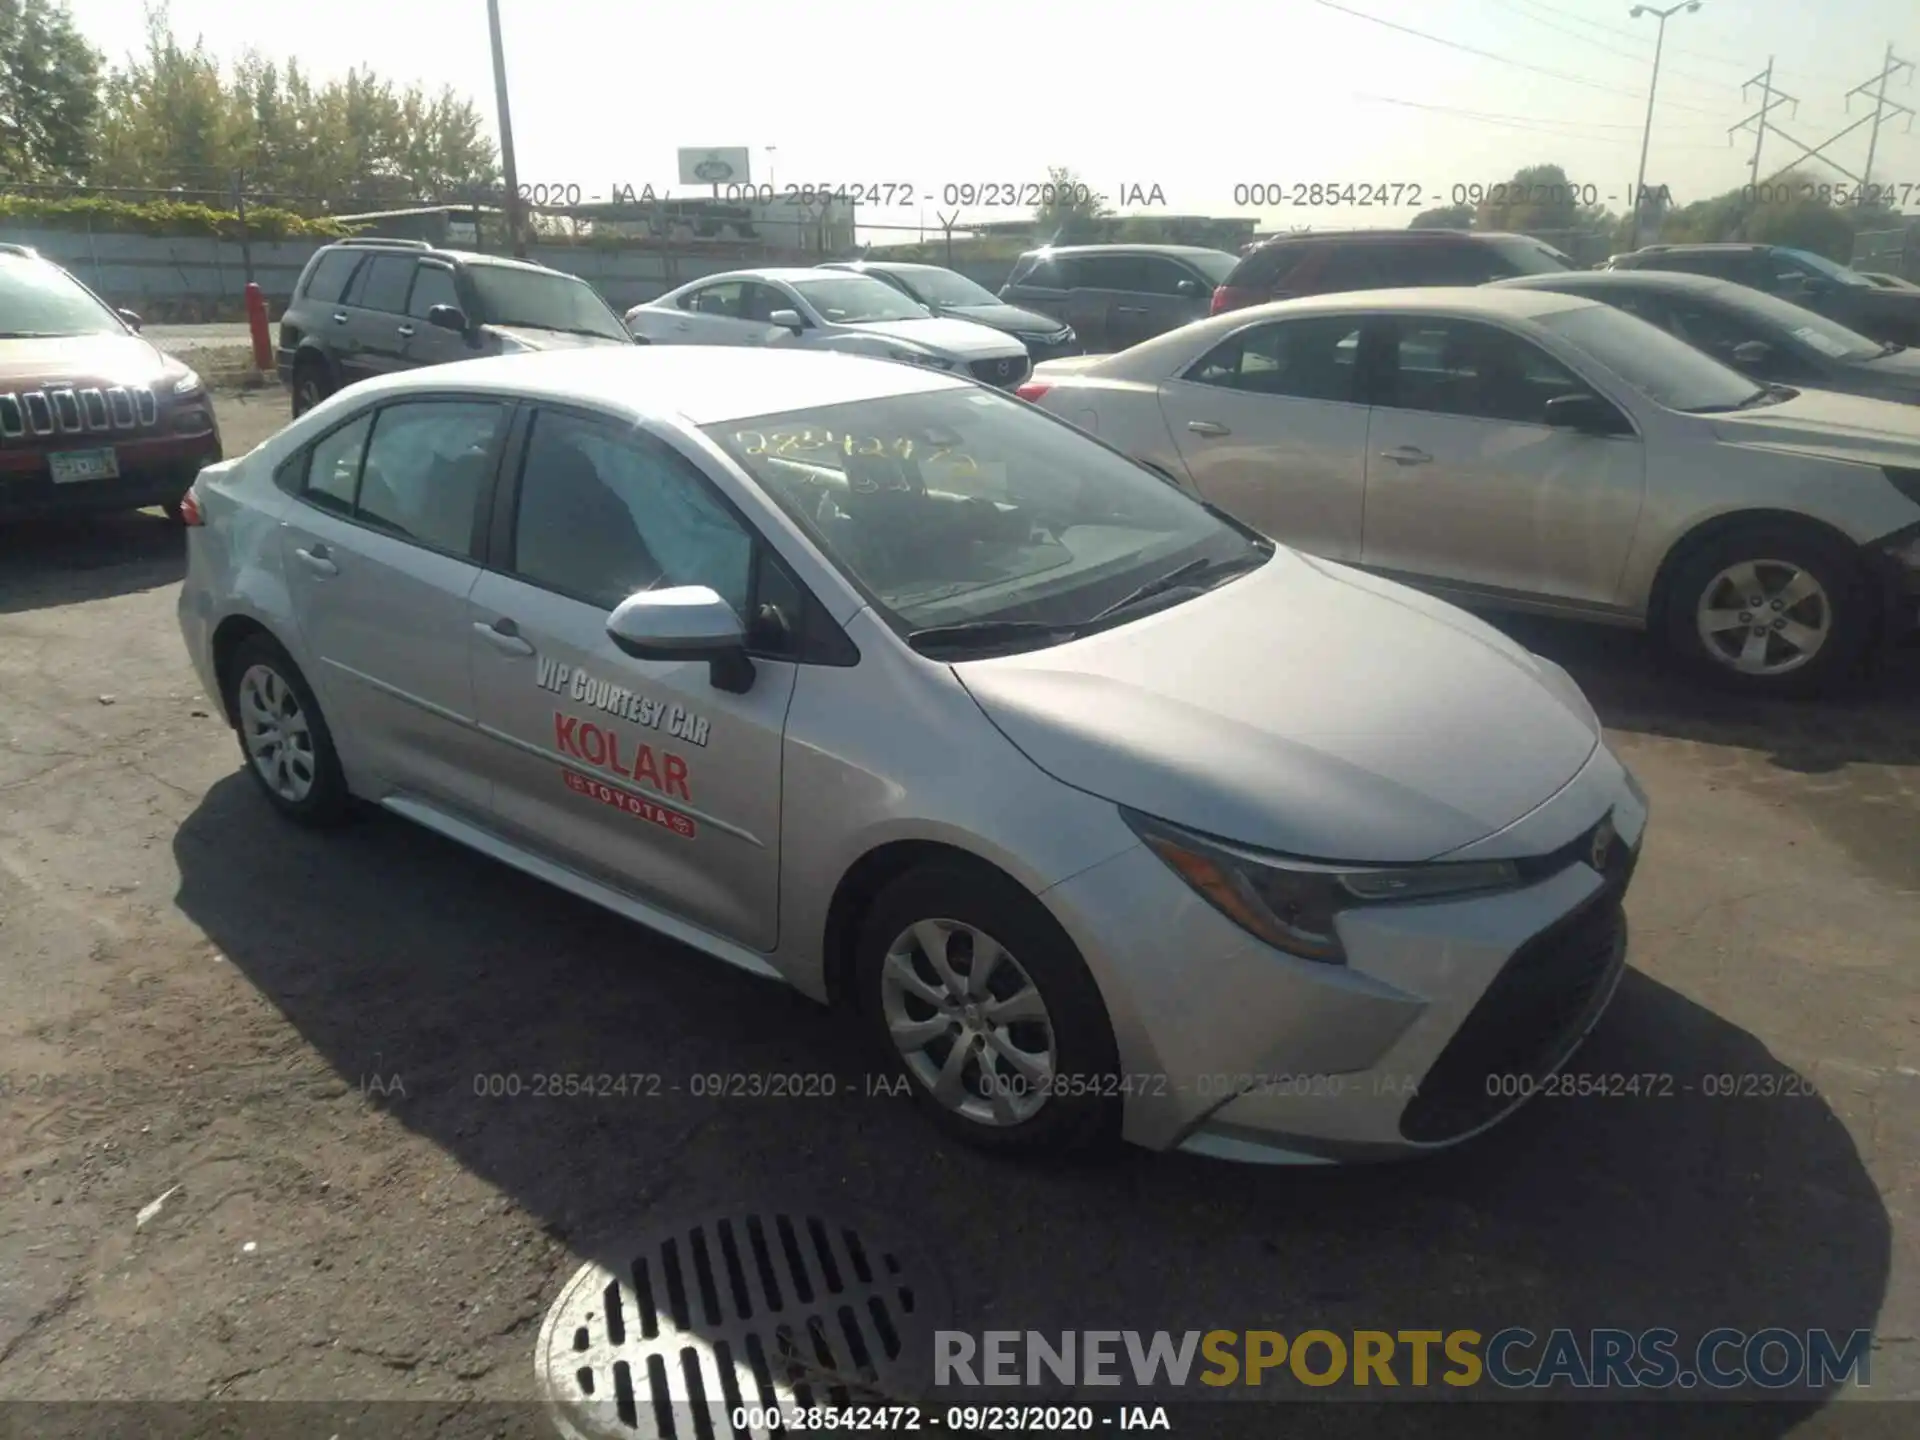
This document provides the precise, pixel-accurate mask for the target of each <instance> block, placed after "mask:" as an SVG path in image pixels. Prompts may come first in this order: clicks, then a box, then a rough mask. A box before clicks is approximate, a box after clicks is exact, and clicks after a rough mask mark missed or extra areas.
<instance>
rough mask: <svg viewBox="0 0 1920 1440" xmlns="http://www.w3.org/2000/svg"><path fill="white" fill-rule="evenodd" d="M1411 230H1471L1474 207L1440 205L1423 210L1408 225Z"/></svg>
mask: <svg viewBox="0 0 1920 1440" xmlns="http://www.w3.org/2000/svg"><path fill="white" fill-rule="evenodd" d="M1407 228H1408V229H1409V230H1471V229H1472V228H1473V206H1471V205H1440V206H1436V207H1435V208H1434V209H1432V210H1422V211H1421V212H1420V213H1419V214H1418V215H1416V216H1414V217H1413V219H1412V221H1410V222H1409V223H1408V225H1407Z"/></svg>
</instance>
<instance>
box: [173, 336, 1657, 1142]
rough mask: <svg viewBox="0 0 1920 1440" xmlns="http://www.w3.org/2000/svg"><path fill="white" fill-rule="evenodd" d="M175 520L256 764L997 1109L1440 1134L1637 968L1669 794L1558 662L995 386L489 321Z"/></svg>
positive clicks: (1094, 1129) (287, 787) (1066, 1135)
mask: <svg viewBox="0 0 1920 1440" xmlns="http://www.w3.org/2000/svg"><path fill="white" fill-rule="evenodd" d="M184 508H185V512H186V517H187V519H188V522H189V524H190V527H191V528H190V530H189V532H188V533H189V570H188V575H187V579H186V583H185V585H184V587H183V589H182V592H181V598H180V624H181V629H182V632H183V634H184V636H185V640H186V645H187V648H188V650H189V652H190V653H191V655H192V657H193V661H194V663H195V665H196V667H197V668H198V671H199V674H200V677H201V679H202V682H203V683H204V684H205V686H206V687H207V690H208V692H209V693H210V694H212V695H216V696H218V697H219V698H220V703H221V705H222V706H223V708H224V713H225V715H226V718H227V719H228V721H229V722H230V723H231V724H232V726H233V728H234V729H235V731H236V732H237V735H238V738H239V742H240V749H241V753H242V756H243V759H244V763H245V765H246V767H247V769H248V770H249V772H250V773H251V774H252V775H253V777H254V779H255V780H256V781H257V782H258V784H259V788H260V791H261V793H262V794H263V795H264V797H265V799H266V801H267V802H268V803H269V804H271V805H272V806H274V807H275V808H277V809H278V810H279V811H281V812H282V813H283V814H284V815H285V816H287V817H288V818H289V819H291V820H295V821H300V822H305V823H309V824H315V825H325V824H329V823H332V822H335V821H337V820H339V819H341V818H342V817H343V816H344V815H345V814H347V813H348V810H349V808H350V805H351V804H352V802H353V801H354V800H355V799H358V800H359V801H362V802H368V803H371V804H374V805H377V806H382V807H384V808H385V809H387V810H389V811H391V812H393V813H395V814H397V815H400V816H403V817H406V818H407V819H410V820H412V821H415V822H417V823H419V824H421V825H424V826H426V827H428V828H430V829H432V830H435V831H437V832H439V833H441V834H443V835H447V836H450V837H452V838H454V839H456V840H458V841H461V842H463V843H465V844H467V845H469V846H471V847H473V848H474V849H476V850H479V851H481V852H483V853H484V854H486V855H489V856H491V857H493V858H495V859H497V860H500V861H502V862H504V863H506V864H509V865H513V866H516V867H518V868H519V869H521V870H523V871H526V872H528V873H530V874H533V875H535V876H539V877H541V878H544V879H545V880H548V881H550V882H552V883H553V884H556V885H558V886H561V887H563V888H565V889H567V890H569V891H571V892H573V893H575V894H576V895H579V896H582V897H584V898H586V899H588V900H591V901H594V902H596V903H598V904H601V905H604V906H606V907H608V908H610V909H612V910H614V911H616V912H619V913H620V914H623V915H625V916H627V917H629V918H631V919H633V920H634V921H637V922H638V923H640V924H642V925H645V926H648V927H651V928H652V929H653V930H655V931H658V932H660V933H662V934H664V935H666V936H669V937H672V938H673V939H676V940H679V941H681V942H683V943H684V944H686V945H688V946H690V947H692V948H693V949H694V950H696V951H699V952H703V953H704V954H705V955H707V956H709V957H712V958H713V959H716V960H720V961H724V962H728V963H730V964H733V965H736V966H739V967H741V968H743V969H746V970H748V971H752V972H754V973H756V974H759V975H762V976H766V977H769V978H772V979H776V980H780V981H784V982H786V983H788V984H790V985H792V986H795V987H797V988H798V989H800V990H801V991H803V992H804V993H806V994H807V995H809V996H811V997H812V998H814V999H816V1000H819V1001H822V1002H826V1003H830V1004H835V1005H842V1006H845V1007H847V1008H848V1009H850V1010H851V1011H852V1012H854V1013H855V1014H857V1015H858V1016H859V1017H860V1020H861V1024H862V1025H863V1026H864V1027H865V1028H866V1031H867V1032H868V1034H869V1035H870V1038H871V1040H872V1043H873V1046H874V1051H875V1054H876V1056H877V1057H878V1058H879V1060H880V1061H881V1063H883V1064H885V1065H888V1066H890V1067H892V1068H893V1070H894V1071H895V1072H897V1073H898V1074H900V1075H904V1076H905V1077H906V1078H907V1081H908V1084H909V1087H910V1088H911V1090H912V1091H913V1093H914V1094H915V1095H916V1096H917V1098H918V1099H919V1101H920V1102H921V1103H922V1104H923V1105H924V1107H925V1109H926V1110H927V1112H928V1113H929V1114H930V1115H931V1116H932V1117H933V1118H934V1119H935V1120H936V1121H937V1122H939V1123H940V1124H942V1125H944V1126H945V1127H947V1128H948V1129H949V1130H951V1131H952V1132H954V1133H955V1134H957V1135H960V1136H962V1137H965V1138H966V1139H968V1140H970V1141H972V1142H974V1143H978V1144H981V1145H985V1146H988V1147H996V1148H1003V1149H1014V1150H1023V1151H1031V1150H1039V1149H1054V1148H1059V1147H1064V1146H1068V1145H1074V1144H1080V1143H1092V1142H1097V1141H1099V1140H1101V1139H1102V1138H1106V1137H1113V1136H1116V1135H1117V1136H1121V1137H1124V1138H1125V1139H1127V1140H1131V1141H1133V1142H1136V1143H1138V1144H1141V1145H1144V1146H1148V1147H1152V1148H1156V1149H1176V1148H1177V1149H1182V1150H1185V1151H1188V1152H1194V1153H1200V1154H1208V1155H1214V1156H1221V1157H1231V1158H1240V1159H1247V1160H1265V1161H1294V1162H1301V1161H1314V1162H1318V1161H1329V1160H1346V1159H1364V1158H1379V1157H1386V1156H1391V1155H1397V1154H1407V1153H1415V1152H1420V1151H1423V1150H1428V1149H1432V1148H1435V1147H1439V1146H1443V1145H1447V1144H1450V1143H1453V1142H1455V1141H1458V1140H1461V1139H1463V1138H1465V1137H1467V1136H1469V1135H1472V1134H1475V1133H1476V1132H1478V1131H1481V1130H1483V1129H1485V1128H1486V1127H1487V1126H1489V1125H1491V1124H1493V1123H1494V1122H1495V1121H1497V1120H1498V1119H1500V1118H1501V1116H1503V1115H1504V1114H1506V1113H1507V1112H1508V1111H1510V1110H1511V1109H1512V1108H1514V1107H1515V1106H1516V1105H1518V1104H1519V1103H1521V1101H1522V1099H1523V1098H1524V1097H1525V1096H1526V1095H1527V1094H1528V1093H1530V1092H1531V1091H1532V1090H1533V1089H1534V1088H1535V1087H1536V1085H1537V1082H1538V1081H1539V1080H1540V1079H1541V1078H1542V1077H1544V1076H1546V1075H1548V1074H1550V1073H1552V1072H1553V1071H1555V1070H1556V1069H1558V1068H1559V1067H1560V1066H1561V1065H1562V1064H1563V1063H1564V1062H1565V1061H1566V1060H1567V1058H1568V1056H1569V1055H1570V1054H1571V1053H1572V1051H1573V1050H1574V1048H1575V1047H1576V1046H1577V1045H1578V1044H1579V1042H1580V1040H1581V1038H1582V1037H1583V1036H1584V1035H1585V1034H1586V1033H1587V1032H1588V1031H1589V1030H1590V1029H1591V1027H1592V1026H1593V1025H1594V1024H1595V1022H1596V1021H1597V1020H1598V1018H1599V1017H1600V1015H1601V1012H1602V1011H1603V1010H1604V1008H1605V1007H1606V1005H1607V1003H1608V1000H1609V999H1610V997H1611V995H1612V993H1613V991H1614V988H1615V986H1616V984H1617V982H1618V980H1619V977H1620V974H1621V970H1622V967H1623V965H1624V963H1625V949H1626V935H1625V925H1624V919H1623V915H1622V907H1621V902H1622V896H1623V893H1624V891H1625V889H1626V887H1627V885H1628V882H1629V879H1630V877H1631V875H1632V872H1633V869H1634V865H1635V861H1636V858H1637V856H1638V854H1639V851H1640V845H1641V837H1642V833H1643V829H1644V826H1645V822H1646V816H1647V807H1646V802H1645V800H1644V798H1643V796H1642V794H1641V792H1640V791H1639V789H1638V787H1637V786H1636V785H1635V783H1634V781H1633V779H1632V778H1631V776H1630V775H1629V774H1628V773H1627V772H1626V770H1625V769H1624V768H1623V767H1622V766H1621V764H1620V762H1619V761H1618V760H1617V759H1616V758H1615V757H1614V756H1613V755H1612V754H1611V753H1610V752H1609V751H1608V749H1607V747H1606V746H1605V744H1603V743H1602V739H1601V733H1600V727H1599V725H1598V723H1597V722H1596V720H1595V717H1594V714H1593V711H1592V710H1591V709H1590V708H1589V707H1588V705H1587V703H1586V701H1585V700H1584V699H1583V698H1582V696H1581V693H1580V691H1579V689H1578V688H1577V687H1576V685H1575V684H1574V683H1573V681H1572V680H1571V679H1570V678H1569V677H1568V676H1567V674H1566V673H1565V672H1564V671H1562V670H1561V669H1559V668H1558V667H1557V666H1555V665H1553V664H1552V663H1551V662H1549V661H1547V660H1544V659H1541V658H1539V657H1537V656H1535V655H1532V654H1530V653H1529V652H1528V651H1526V650H1525V649H1524V648H1522V647H1521V646H1519V645H1517V644H1515V643H1514V642H1512V641H1510V640H1508V639H1506V638H1504V637H1503V636H1501V635H1500V634H1499V633H1497V632H1496V631H1494V630H1492V629H1490V628H1488V627H1487V626H1486V625H1484V624H1482V623H1481V622H1479V621H1477V620H1474V619H1472V618H1470V617H1469V616H1468V615H1466V614H1465V613H1463V612H1462V611H1460V610H1457V609H1454V608H1452V607H1451V606H1449V605H1447V604H1445V603H1443V602H1441V601H1438V600H1435V599H1432V598H1429V597H1427V596H1424V595H1422V594H1419V593H1416V592H1415V591H1412V590H1408V589H1404V588H1402V587H1400V586H1398V585H1396V584H1393V583H1390V582H1388V581H1385V580H1381V579H1378V578H1375V577H1371V576H1368V575H1366V574H1363V573H1361V572H1359V571H1356V570H1353V569H1349V568H1347V567H1345V566H1342V565H1339V564H1335V563H1332V562H1329V561H1325V560H1319V559H1313V558H1309V557H1307V556H1305V555H1302V554H1299V553H1297V552H1295V551H1293V550H1290V549H1288V548H1286V547H1284V546H1280V545H1276V544H1275V543H1274V542H1272V541H1271V540H1268V539H1266V538H1264V537H1263V536H1261V535H1259V534H1258V533H1256V532H1255V531H1253V530H1251V529H1249V528H1247V527H1246V526H1244V525H1242V524H1240V523H1239V522H1237V521H1234V520H1232V519H1230V518H1228V517H1227V516H1226V515H1225V514H1224V513H1223V512H1221V511H1218V510H1216V509H1214V508H1212V507H1210V506H1208V505H1207V504H1205V503H1203V502H1201V501H1200V500H1197V499H1196V498H1194V497H1193V496H1192V495H1190V494H1188V493H1187V492H1185V491H1183V490H1181V489H1180V488H1179V487H1177V486H1175V485H1174V484H1172V483H1170V482H1168V481H1167V480H1165V479H1164V478H1163V477H1161V476H1159V475H1157V474H1156V473H1154V472H1153V471H1151V470H1148V469H1146V468H1144V467H1142V466H1140V465H1138V464H1136V463H1135V462H1133V461H1131V460H1129V459H1127V458H1125V457H1124V456H1122V455H1121V454H1119V453H1118V452H1116V451H1114V450H1111V449H1108V448H1107V447H1106V446H1104V445H1103V444H1101V443H1100V442H1099V441H1097V440H1095V439H1092V438H1090V437H1088V436H1086V435H1083V434H1081V433H1080V432H1078V431H1077V430H1075V429H1073V428H1072V427H1070V426H1069V425H1067V424H1066V423H1064V422H1062V421H1060V420H1056V419H1054V418H1052V417H1050V416H1048V415H1046V414H1044V413H1042V412H1040V411H1038V410H1036V409H1034V408H1032V407H1030V406H1027V405H1024V404H1022V403H1021V402H1019V401H1017V400H1015V399H1013V398H1011V397H1009V396H1007V395H1005V394H1003V393H1000V392H998V391H996V390H993V389H990V388H988V387H985V386H981V385H978V384H975V383H972V382H970V381H967V380H964V379H960V378H957V377H954V376H951V375H944V374H940V373H937V372H934V371H931V370H926V369H922V368H919V367H911V366H902V365H898V364H893V363H889V362H886V361H880V360H874V359H867V358H862V357H856V356H846V355H834V354H817V353H816V354H807V353H760V352H751V351H740V350H728V349H720V348H684V349H682V348H674V349H652V348H639V349H635V350H633V351H632V352H630V353H629V352H626V351H619V352H608V351H596V352H587V351H576V352H571V353H566V352H562V353H553V354H546V355H532V356H524V357H517V358H515V359H512V360H476V361H470V362H462V363H458V364H452V365H446V366H440V367H436V368H434V369H431V370H424V371H415V372H410V373H404V374H398V375H393V376H389V377H385V378H381V379H376V380H374V381H370V382H368V383H366V384H363V385H359V386H356V387H354V388H353V389H352V390H350V391H346V392H343V393H341V394H339V395H336V396H334V397H332V398H330V399H328V400H326V401H325V402H323V403H322V404H320V405H319V406H317V407H316V408H315V409H313V410H312V411H311V412H309V413H308V414H306V415H304V416H303V417H302V418H301V419H299V420H298V421H296V422H295V423H294V424H293V425H291V426H290V427H289V428H287V429H286V430H284V431H282V432H281V433H280V434H279V435H277V436H276V437H274V438H273V439H272V440H269V441H268V442H266V443H265V444H264V445H262V446H261V447H259V448H258V449H256V450H254V451H253V452H252V453H251V454H249V455H246V456H244V457H242V458H238V459H234V460H230V461H227V462H225V463H223V464H219V465H215V466H213V467H211V468H210V469H208V470H206V471H205V472H203V473H202V475H201V476H200V478H199V480H198V481H197V482H196V483H195V485H194V488H193V490H192V492H191V494H190V495H189V497H188V499H187V502H186V505H185V507H184ZM343 898H345V897H343ZM633 983H635V984H636V985H644V984H646V983H647V982H646V976H645V974H644V972H643V971H636V973H635V976H634V981H633Z"/></svg>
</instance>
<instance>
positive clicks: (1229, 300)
mask: <svg viewBox="0 0 1920 1440" xmlns="http://www.w3.org/2000/svg"><path fill="white" fill-rule="evenodd" d="M1259 303H1260V297H1259V296H1258V295H1256V294H1255V293H1254V292H1253V291H1251V290H1236V289H1234V288H1233V286H1231V285H1221V286H1218V287H1217V288H1216V289H1215V290H1214V292H1213V304H1212V306H1211V307H1209V309H1208V310H1207V313H1208V314H1209V315H1224V314H1226V313H1227V311H1229V310H1239V309H1243V308H1244V307H1246V306H1248V305H1257V304H1259Z"/></svg>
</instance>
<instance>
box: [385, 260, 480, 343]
mask: <svg viewBox="0 0 1920 1440" xmlns="http://www.w3.org/2000/svg"><path fill="white" fill-rule="evenodd" d="M436 305H451V306H452V307H453V308H454V309H456V310H458V311H460V312H462V313H463V314H466V315H472V314H473V309H472V307H471V306H469V305H463V304H462V303H461V301H460V289H459V285H458V283H457V282H456V280H455V277H454V273H453V267H452V266H451V265H449V264H447V263H446V262H445V261H444V260H422V261H419V262H418V264H417V268H416V269H415V270H414V272H413V291H412V293H411V294H410V295H408V296H407V318H406V322H405V327H404V328H405V330H406V332H407V333H406V334H405V335H404V337H403V338H404V340H405V348H404V349H403V351H402V354H401V359H402V361H403V363H404V364H405V365H406V366H407V367H408V368H409V369H411V368H413V367H415V366H419V365H446V364H450V363H452V362H453V361H455V360H471V359H473V358H474V356H476V355H478V354H479V353H480V352H479V351H477V350H476V349H474V347H473V346H472V345H471V344H470V343H469V342H468V340H467V337H466V336H465V335H463V334H461V333H460V332H459V331H458V330H443V329H441V328H440V327H439V326H438V325H434V324H431V323H429V321H428V320H427V315H428V314H429V313H430V312H431V311H432V310H433V307H434V306H436Z"/></svg>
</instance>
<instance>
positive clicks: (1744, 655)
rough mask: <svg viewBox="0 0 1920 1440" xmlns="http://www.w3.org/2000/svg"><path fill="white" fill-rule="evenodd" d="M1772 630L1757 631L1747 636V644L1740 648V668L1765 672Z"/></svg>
mask: <svg viewBox="0 0 1920 1440" xmlns="http://www.w3.org/2000/svg"><path fill="white" fill-rule="evenodd" d="M1772 633H1773V632H1772V631H1770V630H1755V631H1754V632H1753V633H1751V634H1750V635H1748V636H1747V643H1746V644H1744V645H1742V646H1741V647H1740V658H1739V662H1738V663H1739V666H1740V668H1741V669H1742V670H1764V669H1766V668H1767V638H1768V637H1769V636H1770V635H1771V634H1772Z"/></svg>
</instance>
